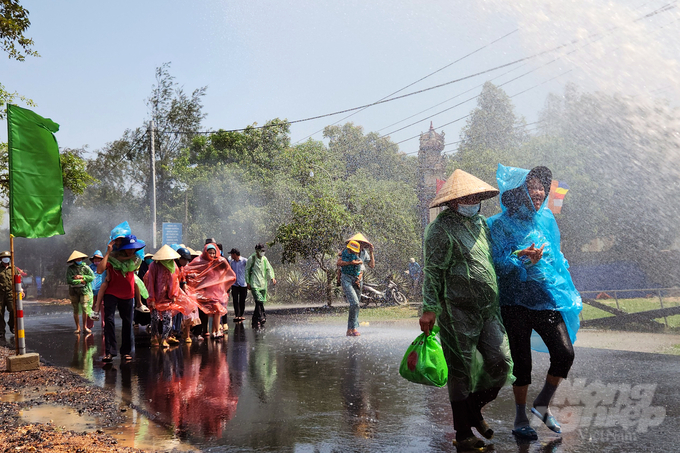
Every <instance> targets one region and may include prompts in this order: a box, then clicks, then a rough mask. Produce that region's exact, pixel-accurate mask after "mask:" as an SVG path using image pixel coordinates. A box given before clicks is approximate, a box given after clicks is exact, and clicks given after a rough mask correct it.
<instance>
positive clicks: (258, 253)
mask: <svg viewBox="0 0 680 453" xmlns="http://www.w3.org/2000/svg"><path fill="white" fill-rule="evenodd" d="M256 253H257V256H259V257H260V258H262V257H263V256H264V252H262V251H260V252H256Z"/></svg>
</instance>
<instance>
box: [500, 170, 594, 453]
mask: <svg viewBox="0 0 680 453" xmlns="http://www.w3.org/2000/svg"><path fill="white" fill-rule="evenodd" d="M496 179H497V180H498V187H499V188H500V190H501V208H502V212H501V213H500V214H497V215H495V216H493V217H491V218H490V219H489V222H488V223H489V228H490V230H491V239H492V242H493V260H494V265H495V267H496V272H497V274H498V286H499V291H500V305H501V314H502V315H503V323H504V324H505V328H506V329H507V331H508V338H509V340H510V351H511V352H512V360H513V361H514V370H513V374H514V375H515V378H517V380H516V381H515V383H514V385H513V393H514V396H515V405H516V407H515V410H516V411H515V423H514V429H513V430H512V432H513V434H514V435H515V436H516V437H518V438H522V439H529V440H534V439H537V438H538V435H537V433H536V431H535V430H534V429H533V428H532V427H531V426H529V419H528V418H527V415H526V399H527V392H528V388H529V384H531V367H532V363H531V349H532V347H534V349H537V350H539V351H541V352H549V353H550V368H549V369H548V374H547V376H546V379H545V383H544V385H543V389H542V390H541V392H540V393H539V394H538V396H537V397H536V399H535V400H534V402H533V405H532V408H531V413H532V414H534V415H536V416H537V417H538V418H540V419H541V421H542V422H543V423H544V424H545V425H546V426H547V427H548V428H549V429H550V430H552V431H554V432H556V433H560V432H561V426H560V424H559V422H558V421H557V420H556V419H555V417H554V416H553V415H552V413H551V412H550V407H549V406H550V401H551V400H552V397H553V395H554V394H555V391H556V390H557V386H558V385H559V383H560V382H561V381H562V379H565V378H566V377H567V374H568V373H569V370H570V369H571V365H572V363H573V361H574V347H573V346H572V344H573V343H574V341H576V332H577V331H578V328H579V325H580V321H579V313H580V312H581V309H582V307H583V305H582V302H581V296H580V294H579V292H578V291H577V290H576V288H575V287H574V283H573V282H572V280H571V275H570V274H569V270H568V267H569V265H568V263H567V260H566V259H565V258H564V255H563V254H562V251H561V249H560V231H559V229H558V227H557V222H556V221H555V216H554V215H553V213H552V212H551V211H550V209H548V207H547V204H548V202H547V199H548V194H549V193H550V187H551V183H552V172H551V171H550V170H549V169H548V168H546V167H535V168H533V169H532V170H531V171H529V170H525V169H522V168H514V167H506V166H504V165H500V164H499V165H498V171H497V173H496ZM532 331H533V332H535V333H533V334H532ZM532 337H534V338H532ZM539 337H540V338H539ZM532 345H533V346H532Z"/></svg>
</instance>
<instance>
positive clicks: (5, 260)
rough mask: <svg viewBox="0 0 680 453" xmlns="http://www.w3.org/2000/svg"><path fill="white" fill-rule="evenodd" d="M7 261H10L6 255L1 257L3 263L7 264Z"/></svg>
mask: <svg viewBox="0 0 680 453" xmlns="http://www.w3.org/2000/svg"><path fill="white" fill-rule="evenodd" d="M9 261H10V260H9V258H7V257H4V258H3V259H2V262H3V263H5V264H9Z"/></svg>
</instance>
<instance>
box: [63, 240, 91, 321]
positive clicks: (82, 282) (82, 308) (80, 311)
mask: <svg viewBox="0 0 680 453" xmlns="http://www.w3.org/2000/svg"><path fill="white" fill-rule="evenodd" d="M84 259H87V255H86V254H84V253H82V252H79V251H77V250H74V251H73V253H71V256H69V257H68V260H66V262H67V263H68V264H69V267H68V268H67V269H66V283H67V284H68V296H69V298H70V299H71V305H72V306H73V320H74V321H75V322H76V331H75V333H80V316H82V318H83V332H84V333H88V334H89V333H92V331H91V330H90V329H88V327H87V318H88V316H90V313H91V310H92V287H91V286H90V283H92V280H94V273H93V272H92V269H90V268H89V267H88V265H87V264H86V263H85V262H84V261H83V260H84Z"/></svg>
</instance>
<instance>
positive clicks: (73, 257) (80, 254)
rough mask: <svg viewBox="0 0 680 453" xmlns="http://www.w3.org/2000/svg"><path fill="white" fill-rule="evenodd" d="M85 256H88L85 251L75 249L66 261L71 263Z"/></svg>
mask: <svg viewBox="0 0 680 453" xmlns="http://www.w3.org/2000/svg"><path fill="white" fill-rule="evenodd" d="M83 258H87V255H86V254H84V253H83V252H79V251H78V250H74V251H73V253H71V256H69V257H68V259H67V260H66V262H67V263H70V262H71V261H75V260H77V259H83Z"/></svg>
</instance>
